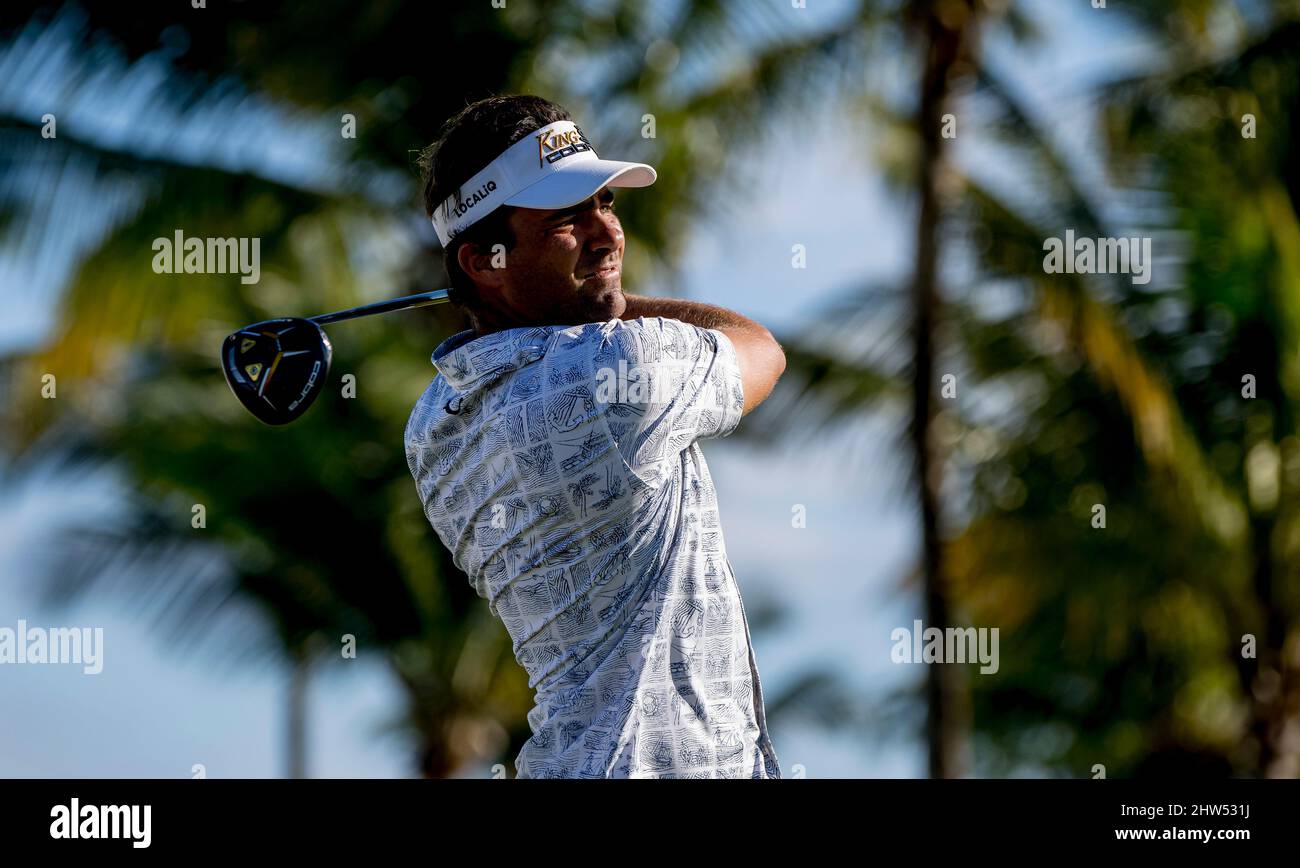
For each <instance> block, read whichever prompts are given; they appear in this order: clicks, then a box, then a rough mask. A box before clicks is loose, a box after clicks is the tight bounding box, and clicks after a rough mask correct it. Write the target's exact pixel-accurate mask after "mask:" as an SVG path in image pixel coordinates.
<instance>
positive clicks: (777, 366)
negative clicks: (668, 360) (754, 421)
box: [621, 295, 785, 415]
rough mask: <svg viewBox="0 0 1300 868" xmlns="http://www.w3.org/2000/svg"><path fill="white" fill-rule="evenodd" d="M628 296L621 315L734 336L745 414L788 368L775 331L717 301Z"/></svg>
mask: <svg viewBox="0 0 1300 868" xmlns="http://www.w3.org/2000/svg"><path fill="white" fill-rule="evenodd" d="M626 298H627V310H625V311H623V316H622V317H621V319H625V320H630V319H636V318H637V317H641V316H647V317H655V316H661V317H665V318H667V319H675V320H681V321H682V322H684V323H689V324H690V325H693V326H698V327H699V328H704V329H715V330H717V331H720V332H722V333H723V334H724V335H726V336H727V337H728V338H729V339H730V340H731V343H732V346H734V347H735V348H736V359H737V361H738V362H739V363H740V380H741V384H742V385H743V387H744V390H745V407H744V410H743V411H742V412H741V415H744V414H745V413H748V412H749V411H750V410H752V409H754V408H755V407H757V406H758V405H759V404H761V403H763V401H765V400H766V399H767V396H768V395H770V394H772V388H773V387H774V386H775V385H776V381H777V379H778V378H779V377H780V376H781V373H782V372H783V371H784V370H785V353H784V352H783V351H782V350H781V345H780V344H778V343H777V342H776V338H774V337H772V333H771V332H770V331H768V330H767V329H765V328H764V327H763V326H761V325H759V324H758V323H756V322H754V321H753V320H752V319H749V318H748V317H743V316H741V315H740V314H738V313H736V312H735V311H730V310H727V309H726V308H725V307H718V306H717V305H715V304H705V303H703V302H699V301H681V300H680V299H675V298H647V297H645V296H635V295H629V296H626Z"/></svg>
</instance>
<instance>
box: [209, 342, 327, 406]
mask: <svg viewBox="0 0 1300 868" xmlns="http://www.w3.org/2000/svg"><path fill="white" fill-rule="evenodd" d="M333 355H334V349H333V347H331V346H330V340H329V338H328V337H326V335H325V330H324V329H322V328H321V327H320V326H319V325H317V324H316V323H314V322H312V321H311V320H308V319H300V318H298V317H283V318H281V319H269V320H266V321H265V322H259V323H255V324H254V325H250V326H245V327H244V328H242V329H240V330H239V331H237V332H235V333H234V334H231V335H229V336H228V337H227V338H226V340H225V342H224V343H223V344H222V345H221V369H222V370H223V371H224V372H225V374H226V383H227V384H229V386H230V390H231V391H232V392H234V393H235V397H236V398H238V399H239V402H240V403H241V404H243V405H244V407H245V408H247V409H248V412H250V413H252V414H253V415H254V416H256V417H257V418H258V419H260V420H261V421H263V422H265V423H266V424H267V425H286V424H288V423H289V422H292V421H293V420H294V419H297V418H298V417H299V416H301V415H302V414H303V413H305V412H307V408H308V407H310V406H311V405H312V402H313V401H315V400H316V395H317V394H319V393H320V390H321V389H322V388H323V387H324V385H325V380H326V379H327V378H328V377H329V372H330V359H331V358H332V357H333Z"/></svg>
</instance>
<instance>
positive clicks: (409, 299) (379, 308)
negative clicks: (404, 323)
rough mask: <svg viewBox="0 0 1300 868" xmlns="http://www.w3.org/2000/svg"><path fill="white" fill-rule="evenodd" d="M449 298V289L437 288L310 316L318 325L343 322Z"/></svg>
mask: <svg viewBox="0 0 1300 868" xmlns="http://www.w3.org/2000/svg"><path fill="white" fill-rule="evenodd" d="M446 300H447V290H445V289H435V290H433V291H432V292H421V293H417V294H415V295H404V296H402V297H401V298H390V299H389V300H388V301H377V302H375V303H374V304H363V305H362V306H361V307H353V308H349V309H348V310H340V311H335V312H334V313H323V314H321V315H320V316H313V317H308V319H310V320H311V321H312V322H314V323H316V324H317V325H329V324H330V323H332V322H343V321H344V320H348V319H356V318H358V317H363V316H374V315H375V314H377V313H389V312H391V311H395V310H407V309H408V308H412V307H424V306H425V305H429V304H439V303H440V302H444V301H446Z"/></svg>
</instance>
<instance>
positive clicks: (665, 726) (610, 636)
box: [406, 317, 780, 778]
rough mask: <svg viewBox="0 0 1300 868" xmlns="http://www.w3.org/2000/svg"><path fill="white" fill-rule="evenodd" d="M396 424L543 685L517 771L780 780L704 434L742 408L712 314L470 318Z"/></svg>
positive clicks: (461, 550)
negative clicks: (521, 321) (481, 332)
mask: <svg viewBox="0 0 1300 868" xmlns="http://www.w3.org/2000/svg"><path fill="white" fill-rule="evenodd" d="M433 363H434V365H435V366H436V367H437V369H438V375H437V376H436V377H434V379H433V382H432V383H431V384H430V385H429V387H428V389H427V390H426V391H425V392H424V394H423V396H422V397H421V398H420V400H419V401H418V402H417V403H416V405H415V409H414V411H413V412H412V414H411V418H410V421H409V422H408V423H407V427H406V454H407V460H408V462H409V464H410V468H411V473H412V475H413V476H414V477H415V483H416V488H417V490H418V491H419V495H420V499H421V501H422V502H423V504H424V510H425V514H426V515H427V516H428V519H429V522H430V523H431V524H432V525H433V528H434V530H435V531H436V532H437V534H438V536H439V537H440V538H441V539H442V542H443V543H444V544H445V545H446V546H447V548H448V549H449V550H450V551H451V553H452V555H453V559H454V561H455V563H456V565H457V566H458V567H459V568H460V569H462V570H464V571H465V573H466V574H467V575H468V576H469V579H470V581H471V582H472V583H473V586H474V589H475V590H476V591H477V593H478V594H479V596H481V597H484V598H485V599H486V600H487V601H488V608H489V610H490V611H491V613H492V614H493V616H495V617H496V618H499V619H500V620H501V621H502V623H504V625H505V627H506V630H507V631H508V632H509V634H510V638H511V639H512V642H513V648H514V654H515V659H516V660H518V661H519V664H520V665H521V666H523V667H524V669H525V670H526V671H527V673H528V684H529V686H530V687H531V688H533V689H534V691H535V704H534V707H533V708H532V710H531V711H530V712H529V713H528V723H529V725H530V727H531V729H532V736H531V737H530V738H529V739H528V741H527V742H526V743H525V744H524V746H523V748H522V750H520V752H519V755H518V757H517V758H516V759H515V769H516V774H517V777H520V778H652V777H658V778H670V777H677V778H686V777H700V778H724V777H725V778H779V777H780V767H779V765H778V763H777V758H776V752H775V751H774V749H773V747H772V743H771V739H770V738H769V736H768V731H767V722H766V719H765V717H764V709H763V690H762V686H761V685H760V683H759V678H758V667H757V663H756V662H755V658H754V653H753V649H752V646H751V643H750V636H749V624H748V621H747V620H746V618H745V610H744V606H743V604H742V603H741V599H740V591H739V588H738V587H737V585H736V579H735V576H734V575H733V574H732V570H731V564H730V563H729V562H728V560H727V552H726V548H725V546H724V545H723V541H722V528H721V525H720V523H719V520H718V505H717V498H716V496H715V493H714V489H713V480H712V479H711V478H710V476H709V470H708V467H707V466H706V465H705V463H704V456H703V455H702V454H701V451H700V446H699V442H698V441H699V440H701V439H703V438H707V437H721V436H725V435H727V434H729V433H731V431H733V430H734V429H735V427H736V425H737V424H738V423H739V421H740V415H741V410H742V407H743V404H744V394H743V391H742V387H741V380H740V369H739V367H738V365H737V361H736V355H735V349H734V347H733V346H732V344H731V341H730V340H729V339H728V338H727V337H726V336H725V335H724V334H722V333H721V332H719V331H714V330H709V329H701V328H697V327H695V326H692V325H688V324H686V323H683V322H679V321H677V320H673V319H665V318H658V317H655V318H640V319H636V320H629V321H623V320H610V321H609V322H603V323H591V324H587V325H579V326H548V327H541V328H515V329H508V330H505V331H501V332H496V333H493V334H489V335H485V336H483V337H477V338H476V337H475V336H474V333H473V332H462V333H460V334H458V335H456V336H454V337H452V338H449V339H448V340H446V341H444V342H443V343H442V344H441V345H440V346H439V347H438V349H437V350H435V351H434V354H433Z"/></svg>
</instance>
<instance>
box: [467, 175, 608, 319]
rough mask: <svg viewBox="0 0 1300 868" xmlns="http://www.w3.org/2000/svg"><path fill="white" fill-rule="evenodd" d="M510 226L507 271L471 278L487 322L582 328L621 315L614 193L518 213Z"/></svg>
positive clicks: (481, 315) (514, 214) (487, 273)
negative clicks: (512, 240)
mask: <svg viewBox="0 0 1300 868" xmlns="http://www.w3.org/2000/svg"><path fill="white" fill-rule="evenodd" d="M507 223H508V225H509V227H510V229H511V230H512V231H513V232H514V236H515V246H514V247H513V248H512V249H511V250H509V251H508V252H507V253H506V254H505V267H504V268H498V269H492V270H490V271H488V272H484V271H482V270H479V271H476V272H471V273H472V274H473V276H474V277H475V279H476V282H478V283H479V285H480V292H479V297H480V299H481V300H482V302H483V306H484V307H485V308H486V310H484V311H483V312H482V313H481V314H480V315H479V319H480V320H481V321H483V322H484V323H485V324H492V325H493V326H495V327H497V328H508V327H510V326H512V325H576V324H579V323H588V322H605V321H606V320H610V319H616V318H617V317H619V316H621V315H622V314H623V310H624V308H626V306H627V300H626V299H625V298H624V297H623V283H622V276H623V241H624V239H623V227H622V225H621V224H620V223H619V221H618V217H617V216H616V215H615V214H614V191H613V190H611V189H609V188H608V187H604V188H602V189H601V190H600V191H598V192H597V193H596V194H595V195H594V196H592V197H591V198H589V199H587V200H586V201H585V202H580V203H579V204H577V205H574V206H571V207H569V208H562V209H558V210H553V211H550V210H542V209H537V208H515V209H514V211H513V212H512V213H511V214H510V216H509V218H508V220H507ZM487 255H488V258H489V259H490V251H489V252H487ZM474 258H475V259H478V257H474ZM461 262H462V267H464V263H465V257H464V255H462V259H461ZM480 265H481V262H480ZM466 270H467V271H468V270H469V269H466ZM485 284H486V285H485Z"/></svg>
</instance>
